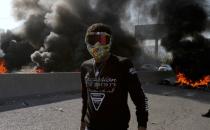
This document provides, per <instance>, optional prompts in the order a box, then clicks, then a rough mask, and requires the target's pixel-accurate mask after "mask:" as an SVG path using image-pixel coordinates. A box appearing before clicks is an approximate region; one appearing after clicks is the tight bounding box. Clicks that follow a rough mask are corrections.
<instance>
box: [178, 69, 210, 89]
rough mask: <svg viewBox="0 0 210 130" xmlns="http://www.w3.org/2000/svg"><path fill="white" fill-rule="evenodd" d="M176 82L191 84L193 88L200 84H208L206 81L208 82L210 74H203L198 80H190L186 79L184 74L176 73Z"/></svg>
mask: <svg viewBox="0 0 210 130" xmlns="http://www.w3.org/2000/svg"><path fill="white" fill-rule="evenodd" d="M177 83H178V84H180V85H187V86H192V87H193V88H199V87H201V86H208V83H210V75H207V76H204V77H203V78H201V79H200V80H198V81H192V80H190V79H188V78H187V77H186V76H185V74H183V73H178V74H177Z"/></svg>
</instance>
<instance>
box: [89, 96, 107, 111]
mask: <svg viewBox="0 0 210 130" xmlns="http://www.w3.org/2000/svg"><path fill="white" fill-rule="evenodd" d="M90 98H91V101H92V103H93V107H94V109H95V110H96V111H98V110H99V109H100V107H101V104H102V102H103V100H104V98H105V94H104V93H90Z"/></svg>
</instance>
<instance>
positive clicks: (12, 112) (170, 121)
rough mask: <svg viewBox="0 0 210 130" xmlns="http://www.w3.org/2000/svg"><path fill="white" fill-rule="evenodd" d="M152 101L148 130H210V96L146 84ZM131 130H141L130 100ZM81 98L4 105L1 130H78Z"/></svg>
mask: <svg viewBox="0 0 210 130" xmlns="http://www.w3.org/2000/svg"><path fill="white" fill-rule="evenodd" d="M143 88H144V90H145V93H146V95H147V97H148V99H149V122H148V130H210V118H204V117H202V116H201V114H204V113H205V112H207V111H208V109H210V92H205V91H200V90H192V89H181V88H178V87H172V86H160V85H154V84H144V85H143ZM129 106H130V109H131V116H132V117H131V121H130V128H129V130H137V128H136V127H137V123H136V120H135V119H136V117H135V107H134V105H133V103H132V101H130V100H129ZM80 111H81V98H80V94H78V93H77V94H68V93H66V94H55V95H48V96H45V97H29V98H25V99H17V100H13V101H8V102H4V103H1V104H0V130H78V128H79V125H80V116H81V113H80Z"/></svg>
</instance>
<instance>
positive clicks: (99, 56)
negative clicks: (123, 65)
mask: <svg viewBox="0 0 210 130" xmlns="http://www.w3.org/2000/svg"><path fill="white" fill-rule="evenodd" d="M87 49H88V51H89V53H90V54H91V56H92V57H93V58H94V59H95V60H96V62H101V61H103V60H104V59H105V58H106V57H107V56H109V54H110V49H111V43H109V44H107V45H102V44H100V43H99V42H97V43H96V44H95V45H90V44H87Z"/></svg>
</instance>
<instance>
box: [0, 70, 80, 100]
mask: <svg viewBox="0 0 210 130" xmlns="http://www.w3.org/2000/svg"><path fill="white" fill-rule="evenodd" d="M80 88H81V87H80V73H43V74H2V75H0V100H4V99H8V98H14V97H26V96H30V95H44V94H51V93H62V92H78V91H79V90H80Z"/></svg>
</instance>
